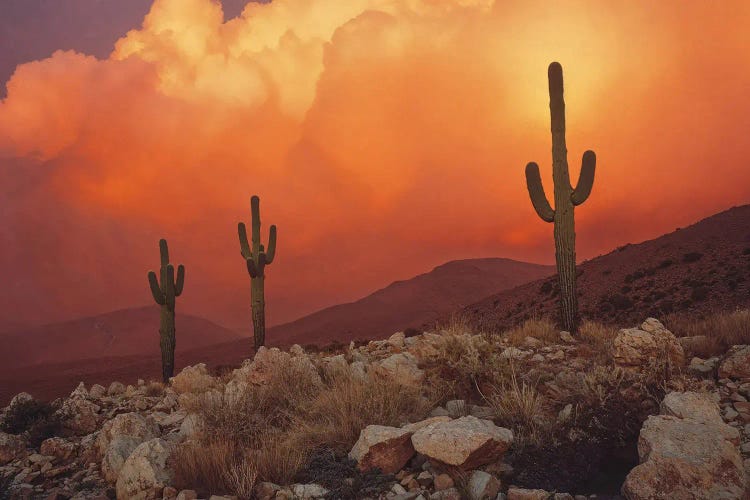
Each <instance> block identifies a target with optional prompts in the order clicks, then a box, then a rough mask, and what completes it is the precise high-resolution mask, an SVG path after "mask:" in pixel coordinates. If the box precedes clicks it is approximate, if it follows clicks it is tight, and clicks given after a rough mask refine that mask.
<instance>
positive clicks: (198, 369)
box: [169, 363, 217, 394]
mask: <svg viewBox="0 0 750 500" xmlns="http://www.w3.org/2000/svg"><path fill="white" fill-rule="evenodd" d="M169 381H170V383H171V385H172V389H174V391H175V392H177V393H178V394H184V393H202V392H206V391H207V390H209V389H211V388H213V387H214V386H216V384H217V381H216V379H215V378H214V377H213V376H211V374H210V373H208V368H206V364H205V363H198V364H197V365H194V366H186V367H185V368H183V369H182V371H181V372H180V373H178V374H177V375H175V376H174V377H172V378H171V379H169Z"/></svg>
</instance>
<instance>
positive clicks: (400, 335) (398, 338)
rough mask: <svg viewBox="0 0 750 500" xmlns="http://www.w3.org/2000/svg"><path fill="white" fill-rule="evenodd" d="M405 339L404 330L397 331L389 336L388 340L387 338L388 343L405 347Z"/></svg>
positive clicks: (397, 347) (392, 345) (394, 346)
mask: <svg viewBox="0 0 750 500" xmlns="http://www.w3.org/2000/svg"><path fill="white" fill-rule="evenodd" d="M405 339H406V336H405V335H404V332H396V333H394V334H393V335H391V336H390V337H388V340H386V343H387V344H388V345H389V346H391V347H393V348H396V349H403V348H404V340H405Z"/></svg>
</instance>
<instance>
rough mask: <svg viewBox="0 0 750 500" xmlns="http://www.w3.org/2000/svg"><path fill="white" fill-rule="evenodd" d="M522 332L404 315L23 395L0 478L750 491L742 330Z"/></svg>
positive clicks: (241, 488) (478, 492)
mask: <svg viewBox="0 0 750 500" xmlns="http://www.w3.org/2000/svg"><path fill="white" fill-rule="evenodd" d="M522 333H523V335H519V334H518V332H508V333H507V334H506V335H504V336H502V337H488V336H485V335H473V334H472V333H470V332H456V331H437V332H428V333H424V334H421V335H417V336H413V337H406V336H405V335H404V334H403V333H397V334H394V335H393V336H391V337H390V338H389V339H387V340H383V341H373V342H370V343H368V344H367V345H364V346H361V347H355V346H354V345H350V347H349V348H347V349H344V351H343V352H342V353H340V354H336V355H321V354H319V353H308V352H305V351H304V350H303V349H302V348H301V347H299V346H293V347H292V348H291V349H290V350H289V351H288V352H286V351H280V350H278V349H275V348H273V349H266V348H261V349H260V350H259V351H258V352H257V353H256V355H255V356H254V358H253V359H252V360H247V361H246V362H245V363H243V364H242V366H241V367H239V368H237V369H235V370H233V371H231V372H228V373H226V374H225V375H224V376H222V377H216V376H213V375H212V374H211V373H209V372H208V371H207V370H206V367H205V365H203V364H198V365H195V366H191V367H188V368H185V369H184V370H182V372H181V373H180V374H178V375H177V376H176V377H174V378H173V379H172V380H171V382H170V384H169V385H167V386H166V387H165V386H163V385H162V384H159V383H146V382H143V381H139V382H138V383H137V384H133V385H127V386H126V385H124V384H121V383H119V382H113V383H112V384H110V385H109V387H107V388H105V387H103V386H100V385H94V386H91V387H89V388H87V387H85V386H84V385H83V384H80V385H79V386H78V387H77V388H76V389H75V390H74V391H73V392H72V393H71V394H70V395H69V396H68V397H65V398H63V399H60V400H57V401H54V402H52V403H51V404H47V403H42V402H39V401H36V400H34V398H33V397H32V396H30V395H29V394H24V393H22V394H19V395H17V396H16V397H14V398H13V400H12V401H11V403H10V405H9V406H8V407H6V408H5V409H3V411H2V415H0V430H1V431H2V432H0V491H4V492H6V493H5V495H6V496H8V497H9V498H32V499H36V498H40V499H41V498H44V499H48V498H57V499H76V500H83V499H91V498H98V499H105V498H115V497H116V498H120V499H130V498H141V499H154V498H170V499H171V498H177V499H182V500H188V499H196V498H209V497H210V498H212V499H213V500H219V499H227V500H228V499H230V498H258V499H263V500H269V499H272V498H277V499H278V498H286V499H311V498H352V499H355V498H357V499H366V498H367V499H400V500H404V499H415V500H416V499H422V500H428V499H429V500H432V499H442V500H448V499H450V500H459V499H464V498H468V499H507V500H528V499H539V500H552V499H554V500H573V499H574V498H575V499H586V498H591V499H593V498H598V499H606V498H623V497H624V498H626V499H628V500H646V499H652V498H737V499H742V498H747V495H748V489H747V486H748V483H747V480H748V478H747V473H748V472H750V403H749V402H748V398H749V397H750V346H748V345H738V346H734V347H732V348H730V349H729V350H728V351H726V352H721V353H719V354H718V355H717V356H715V357H712V358H708V359H701V358H696V357H693V358H692V359H691V356H692V353H691V349H692V347H691V346H695V345H698V344H700V343H701V342H700V341H701V339H697V338H678V337H675V335H673V334H672V332H670V331H668V330H667V329H666V328H665V327H664V326H663V325H662V324H661V323H660V322H659V321H657V320H655V319H653V318H650V319H648V320H646V321H645V322H643V323H642V325H641V326H640V327H639V328H630V329H624V330H619V331H617V330H608V329H601V328H600V329H599V330H595V331H594V330H587V331H585V332H583V333H582V334H581V336H580V337H579V338H572V337H571V336H570V335H569V334H567V333H566V332H558V331H556V330H555V329H554V328H553V327H552V326H551V324H549V323H533V324H532V323H529V324H527V325H525V330H524V331H523V332H522ZM532 334H534V335H532ZM687 359H691V361H690V363H689V364H688V363H687ZM636 441H638V443H639V446H638V450H636ZM639 452H640V454H639ZM743 460H744V462H743ZM211 495H214V496H211ZM573 495H576V496H575V497H574V496H573ZM620 495H622V496H620Z"/></svg>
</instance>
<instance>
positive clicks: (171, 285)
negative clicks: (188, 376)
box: [148, 239, 185, 382]
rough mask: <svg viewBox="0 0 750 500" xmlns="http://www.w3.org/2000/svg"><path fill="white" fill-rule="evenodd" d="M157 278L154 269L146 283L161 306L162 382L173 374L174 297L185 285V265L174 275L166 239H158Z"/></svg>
mask: <svg viewBox="0 0 750 500" xmlns="http://www.w3.org/2000/svg"><path fill="white" fill-rule="evenodd" d="M159 257H160V259H161V266H160V267H159V278H157V277H156V273H155V272H154V271H149V272H148V284H149V287H150V288H151V295H152V296H153V297H154V301H155V302H156V303H157V304H158V305H159V306H161V316H160V326H159V346H160V347H161V369H162V378H163V380H164V382H168V381H169V379H170V377H172V376H173V375H174V349H175V345H176V333H175V318H174V315H175V306H176V302H177V301H176V299H177V297H179V296H180V295H182V289H183V287H184V285H185V266H183V265H182V264H180V265H179V266H177V276H176V277H175V270H174V266H173V265H172V264H170V263H169V247H168V246H167V240H165V239H161V240H159Z"/></svg>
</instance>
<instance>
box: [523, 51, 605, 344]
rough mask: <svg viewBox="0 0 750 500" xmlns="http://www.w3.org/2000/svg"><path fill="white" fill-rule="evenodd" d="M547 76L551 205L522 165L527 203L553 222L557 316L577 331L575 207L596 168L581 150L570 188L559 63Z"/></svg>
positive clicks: (535, 173)
mask: <svg viewBox="0 0 750 500" xmlns="http://www.w3.org/2000/svg"><path fill="white" fill-rule="evenodd" d="M547 75H548V78H549V98H550V101H549V109H550V114H551V115H552V180H553V181H554V184H555V208H554V209H553V208H552V207H551V206H550V204H549V202H548V201H547V196H546V195H545V194H544V187H543V186H542V179H541V176H540V175H539V166H538V165H537V164H536V163H534V162H531V163H529V164H528V165H526V186H527V187H528V190H529V196H530V197H531V203H532V204H533V205H534V209H535V210H536V213H537V214H538V215H539V217H541V218H542V220H543V221H545V222H554V224H555V229H554V235H555V258H556V261H557V275H558V280H559V282H560V319H561V323H562V326H563V328H565V329H566V330H569V331H571V332H576V331H577V330H578V297H577V295H576V233H575V217H574V211H575V207H576V206H578V205H580V204H582V203H583V202H584V201H586V199H587V198H588V197H589V195H590V194H591V188H592V186H593V185H594V171H595V170H596V154H594V152H593V151H586V152H585V153H583V161H582V164H581V174H580V176H579V178H578V185H577V186H576V187H575V189H574V188H573V186H572V185H571V184H570V175H569V173H568V149H567V147H566V145H565V100H564V99H563V73H562V66H560V63H557V62H553V63H552V64H550V65H549V68H548V70H547Z"/></svg>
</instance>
